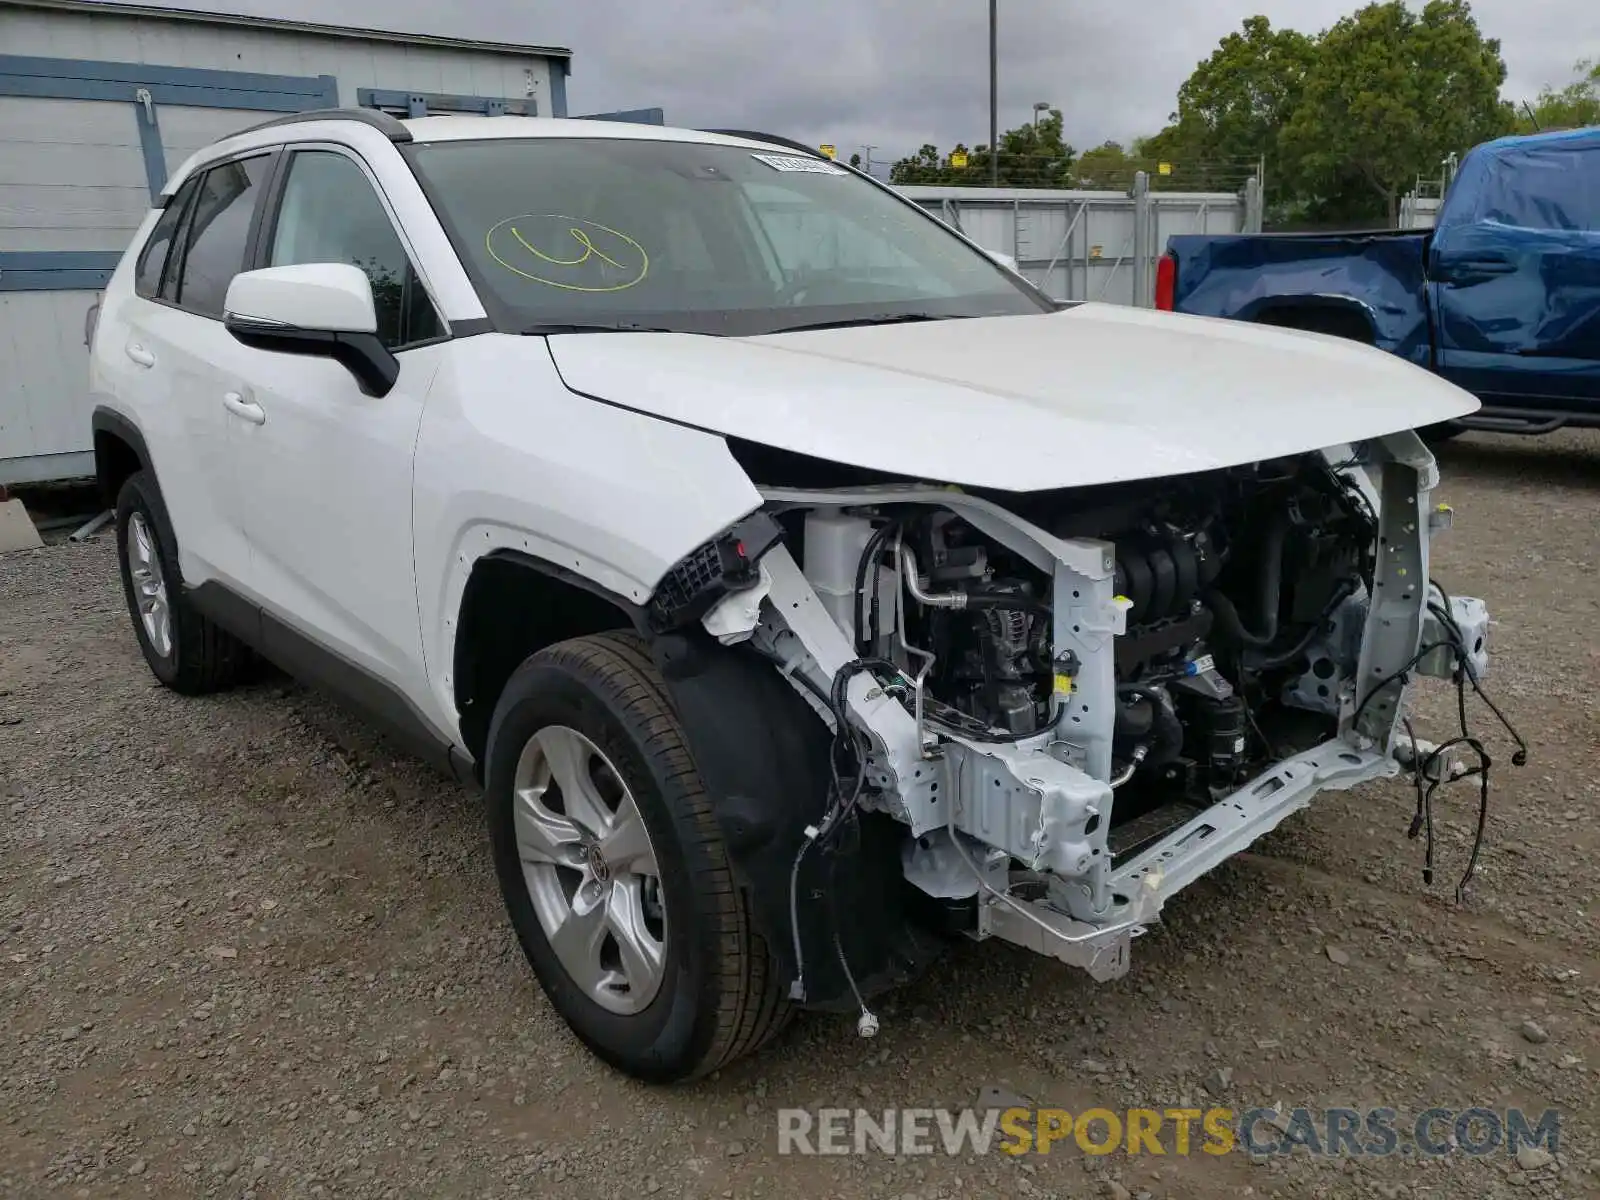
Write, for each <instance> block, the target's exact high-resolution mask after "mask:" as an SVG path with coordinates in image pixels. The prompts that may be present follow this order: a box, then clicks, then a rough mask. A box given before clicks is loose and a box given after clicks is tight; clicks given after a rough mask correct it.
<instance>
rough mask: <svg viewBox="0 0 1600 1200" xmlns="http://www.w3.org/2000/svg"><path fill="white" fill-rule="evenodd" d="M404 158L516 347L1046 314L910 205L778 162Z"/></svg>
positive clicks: (797, 157)
mask: <svg viewBox="0 0 1600 1200" xmlns="http://www.w3.org/2000/svg"><path fill="white" fill-rule="evenodd" d="M407 153H408V157H409V159H410V162H411V164H412V167H413V169H414V170H415V171H416V173H417V176H418V178H419V179H420V180H421V181H422V184H423V187H424V188H425V189H426V190H427V192H428V194H429V196H430V198H431V200H432V202H433V204H434V206H435V208H436V209H437V210H438V212H439V214H440V217H441V219H442V220H443V222H444V225H445V228H446V230H447V232H448V233H449V235H450V238H451V240H452V241H453V243H454V244H455V247H456V250H457V252H458V253H459V254H460V255H461V258H462V260H463V262H465V263H466V264H467V268H468V270H469V271H470V272H471V274H472V275H473V278H474V282H475V283H476V284H477V286H478V289H479V292H480V293H481V294H482V298H483V301H484V305H485V307H486V308H487V309H488V311H489V313H490V316H491V318H492V319H493V320H494V322H495V324H496V326H497V327H499V328H500V329H502V330H504V331H506V332H535V333H537V332H556V331H559V330H561V329H563V328H566V329H585V328H597V329H613V328H614V329H653V330H670V331H673V332H686V333H708V334H724V335H735V336H746V335H753V334H762V333H777V332H781V331H784V330H790V329H798V328H803V327H814V326H828V325H845V324H858V323H860V324H869V323H876V322H889V321H911V320H938V319H947V318H956V317H977V316H1002V315H1009V314H1021V313H1037V312H1041V311H1049V309H1050V308H1051V304H1050V302H1049V301H1048V300H1047V299H1045V298H1043V297H1042V296H1040V295H1039V294H1037V293H1035V292H1033V291H1032V290H1031V289H1029V288H1028V287H1026V286H1025V285H1024V284H1022V283H1021V282H1020V281H1019V280H1017V278H1016V277H1015V276H1014V275H1012V274H1011V273H1010V272H1009V271H1007V270H1005V269H1004V268H1003V267H1001V266H999V265H998V264H996V263H995V262H993V261H992V260H990V259H989V258H988V257H987V256H986V255H984V254H982V253H981V252H979V251H977V250H974V249H973V248H972V247H971V246H970V245H968V244H967V243H966V242H964V241H963V240H962V239H961V238H959V237H957V236H956V235H955V234H953V233H952V232H951V231H950V230H948V229H946V228H945V227H944V226H943V225H941V224H940V223H939V222H937V221H936V220H934V219H932V218H931V217H927V216H925V215H923V214H922V213H920V212H919V211H918V210H917V209H916V208H914V207H913V206H911V205H910V204H907V203H905V202H903V201H901V200H899V199H897V198H896V197H895V196H893V195H891V194H888V193H887V192H885V191H884V190H883V189H882V188H880V187H877V186H875V185H873V184H872V183H869V182H868V181H866V180H864V179H861V178H858V177H857V176H856V175H854V174H853V173H851V172H849V171H846V170H845V169H844V168H842V167H839V166H837V165H835V164H834V163H831V162H829V161H828V160H826V159H821V158H813V157H808V156H805V155H801V154H798V153H793V152H786V151H783V150H782V149H781V148H778V147H771V148H766V149H757V148H753V147H740V146H728V145H714V144H705V143H697V142H678V141H650V140H630V139H622V138H568V137H561V138H547V139H533V138H508V139H503V140H502V139H492V140H489V139H486V140H482V141H460V142H437V143H432V144H428V143H423V144H416V145H412V146H409V147H407Z"/></svg>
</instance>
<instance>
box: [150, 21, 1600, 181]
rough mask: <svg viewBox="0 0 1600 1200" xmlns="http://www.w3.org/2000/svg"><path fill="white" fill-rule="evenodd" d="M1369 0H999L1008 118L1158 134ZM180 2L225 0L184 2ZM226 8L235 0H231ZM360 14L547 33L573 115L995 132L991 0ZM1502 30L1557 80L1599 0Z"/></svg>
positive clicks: (811, 138)
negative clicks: (1217, 65) (1192, 87)
mask: <svg viewBox="0 0 1600 1200" xmlns="http://www.w3.org/2000/svg"><path fill="white" fill-rule="evenodd" d="M1359 3H1360V0H1000V123H1001V128H1002V129H1004V128H1006V127H1007V126H1008V125H1010V126H1014V125H1017V124H1020V123H1021V122H1023V121H1025V120H1027V119H1028V118H1029V116H1030V112H1031V108H1032V105H1033V103H1034V101H1036V100H1048V101H1051V102H1053V103H1054V104H1055V105H1056V106H1057V107H1059V108H1061V109H1062V111H1063V113H1064V114H1065V117H1066V133H1067V138H1068V140H1069V141H1070V142H1072V143H1073V144H1074V145H1076V146H1078V147H1079V148H1080V149H1081V148H1084V147H1087V146H1092V145H1097V144H1099V143H1100V142H1102V141H1104V140H1106V139H1107V138H1116V139H1118V140H1125V139H1127V138H1129V137H1131V136H1134V135H1137V134H1140V133H1153V132H1155V131H1156V130H1158V129H1159V128H1160V127H1161V126H1162V125H1163V124H1164V123H1165V121H1166V117H1167V114H1168V113H1170V112H1171V111H1172V109H1173V107H1174V97H1175V95H1176V91H1177V88H1178V85H1179V84H1180V83H1182V82H1183V80H1184V79H1185V78H1186V77H1187V75H1188V74H1189V72H1190V71H1191V70H1193V68H1194V65H1195V64H1196V63H1197V62H1199V61H1200V60H1201V59H1203V58H1205V57H1206V56H1207V55H1209V54H1210V53H1211V51H1212V49H1213V48H1214V47H1215V46H1216V43H1217V41H1218V39H1219V38H1221V37H1222V36H1223V35H1224V34H1227V33H1229V32H1230V31H1232V30H1235V29H1237V28H1238V27H1239V25H1240V23H1241V22H1242V21H1243V20H1244V18H1245V17H1247V16H1250V15H1252V14H1255V13H1264V14H1265V15H1266V16H1267V17H1268V18H1270V19H1271V21H1272V23H1273V25H1274V26H1281V25H1288V26H1290V27H1293V28H1297V29H1301V30H1303V31H1306V32H1314V31H1316V30H1319V29H1322V28H1324V27H1326V26H1327V25H1329V24H1331V23H1332V22H1333V21H1335V20H1337V19H1338V18H1339V17H1340V16H1341V15H1343V14H1345V13H1347V12H1351V11H1354V10H1355V9H1356V8H1357V7H1359ZM181 6H182V7H191V8H210V7H223V6H222V5H213V4H210V3H206V2H205V0H184V2H183V3H182V4H181ZM227 7H228V8H230V9H232V8H233V7H234V6H233V5H228V6H227ZM241 7H242V8H243V10H244V11H247V12H253V13H258V14H260V15H263V16H285V17H297V18H301V19H304V20H310V21H317V20H321V21H327V20H329V19H330V17H329V13H330V11H331V9H330V6H329V5H328V4H327V3H326V0H244V3H243V4H242V6H241ZM338 7H339V11H340V14H341V19H342V20H344V21H347V22H348V23H349V24H351V25H365V26H371V27H378V28H385V29H397V30H404V31H410V32H423V33H446V34H455V35H458V36H464V37H478V38H485V39H494V40H504V41H515V42H532V43H540V44H556V45H564V46H568V47H570V48H571V49H572V50H573V52H574V56H573V74H572V79H571V81H570V83H569V85H568V99H569V101H570V107H571V111H572V112H573V114H574V115H576V114H579V113H582V112H594V111H603V110H610V109H618V108H635V107H646V106H657V105H659V106H660V107H662V108H664V109H666V115H667V121H668V123H670V124H674V125H687V126H701V127H704V126H723V127H729V126H735V127H739V128H753V129H763V130H766V131H768V132H773V133H783V134H787V135H789V136H792V137H797V138H800V139H801V140H804V141H808V142H811V143H818V142H832V143H835V144H837V145H838V147H839V152H840V153H841V154H848V153H850V152H852V151H853V150H856V149H858V148H859V147H860V146H861V145H863V144H864V143H875V144H876V145H877V146H878V147H879V149H878V150H876V151H875V152H874V155H873V157H874V159H876V160H879V161H882V160H884V159H886V158H893V157H898V156H900V155H903V154H906V153H910V152H911V151H914V150H915V149H916V148H917V147H918V146H920V145H921V144H922V143H923V142H935V143H937V144H938V145H940V146H941V147H942V148H947V147H948V146H949V145H950V144H952V143H954V142H956V141H965V142H967V143H968V144H972V143H975V142H979V141H987V140H988V5H987V4H986V3H984V0H744V3H742V4H730V3H728V2H727V0H666V2H660V0H657V2H651V0H564V2H563V3H551V2H549V0H449V2H448V3H440V2H439V0H382V2H381V3H380V2H379V0H344V3H343V5H342V6H338ZM1473 7H1474V11H1475V12H1476V13H1477V16H1478V21H1479V24H1480V26H1481V27H1482V28H1483V29H1484V31H1485V33H1486V34H1487V35H1488V36H1490V37H1498V38H1499V39H1500V40H1501V43H1502V48H1503V52H1504V55H1505V59H1506V65H1507V67H1508V69H1509V71H1510V78H1509V79H1508V81H1507V85H1506V94H1507V95H1508V96H1509V97H1511V98H1513V99H1521V98H1522V97H1524V96H1527V97H1532V96H1534V95H1536V94H1537V92H1538V90H1539V88H1540V87H1541V86H1542V85H1543V84H1546V83H1553V84H1557V85H1561V84H1565V83H1566V82H1568V80H1569V79H1570V78H1571V68H1572V65H1573V63H1574V61H1575V60H1577V59H1579V58H1584V57H1600V5H1597V4H1596V3H1595V0H1477V3H1476V4H1474V6H1473Z"/></svg>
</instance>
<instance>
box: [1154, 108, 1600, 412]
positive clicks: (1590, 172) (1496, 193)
mask: <svg viewBox="0 0 1600 1200" xmlns="http://www.w3.org/2000/svg"><path fill="white" fill-rule="evenodd" d="M1156 306H1157V307H1158V308H1165V309H1171V310H1175V311H1178V312H1186V313H1194V314H1197V315H1199V316H1208V317H1228V318H1232V319H1235V320H1241V321H1257V322H1261V323H1263V324H1269V325H1280V326H1287V327H1289V328H1294V329H1307V330H1312V331H1315V332H1319V333H1329V334H1335V335H1338V336H1342V337H1348V338H1355V339H1358V340H1361V341H1365V342H1370V343H1372V344H1373V345H1375V346H1377V347H1379V348H1380V349H1383V350H1387V351H1389V352H1390V353H1392V354H1398V355H1400V356H1401V357H1402V358H1406V359H1409V360H1410V361H1411V362H1414V363H1416V364H1418V365H1419V366H1423V367H1426V368H1428V369H1429V370H1431V371H1435V372H1437V373H1438V374H1440V375H1442V376H1444V377H1445V378H1446V379H1449V380H1450V381H1451V382H1453V383H1455V384H1457V385H1459V386H1461V387H1463V388H1465V389H1466V390H1467V391H1469V392H1472V393H1473V394H1474V395H1476V396H1477V397H1478V398H1479V400H1480V401H1482V404H1483V407H1482V408H1481V409H1480V410H1479V411H1478V412H1477V413H1474V414H1473V415H1472V416H1471V417H1468V418H1466V419H1465V420H1463V421H1461V422H1459V423H1455V424H1452V425H1451V426H1450V427H1448V428H1442V429H1435V430H1429V431H1428V432H1429V433H1430V434H1433V435H1434V436H1448V435H1449V434H1452V433H1457V432H1460V431H1461V430H1462V429H1490V430H1496V431H1499V432H1506V433H1549V432H1550V431H1551V430H1554V429H1559V428H1561V427H1562V426H1564V425H1588V426H1600V128H1593V129H1580V130H1572V131H1566V132H1561V133H1544V134H1534V135H1531V136H1525V137H1507V138H1500V139H1499V140H1497V141H1492V142H1486V143H1484V144H1483V145H1481V146H1478V147H1476V148H1475V149H1473V150H1472V151H1471V152H1470V153H1469V154H1468V155H1467V156H1466V158H1465V159H1464V160H1463V161H1462V163H1461V169H1460V171H1459V172H1458V173H1457V175H1456V178H1455V180H1454V182H1453V183H1452V184H1451V185H1450V189H1449V191H1448V192H1447V193H1446V195H1445V198H1444V202H1443V204H1442V205H1441V207H1440V209H1439V214H1438V218H1437V221H1436V223H1435V226H1434V228H1433V229H1431V230H1397V231H1394V232H1384V233H1359V234H1335V235H1330V234H1239V235H1230V236H1221V237H1219V236H1207V235H1199V234H1193V235H1180V236H1176V237H1174V238H1172V239H1171V241H1170V242H1169V243H1168V247H1167V253H1166V256H1165V257H1164V258H1163V259H1162V260H1161V262H1160V264H1159V267H1158V270H1157V278H1156Z"/></svg>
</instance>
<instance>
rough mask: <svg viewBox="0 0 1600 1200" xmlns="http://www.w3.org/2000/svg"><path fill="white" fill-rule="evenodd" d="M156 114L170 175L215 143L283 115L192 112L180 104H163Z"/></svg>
mask: <svg viewBox="0 0 1600 1200" xmlns="http://www.w3.org/2000/svg"><path fill="white" fill-rule="evenodd" d="M156 113H157V118H158V119H159V121H160V123H161V147H162V149H163V150H164V151H165V153H166V158H167V170H168V171H176V170H177V169H178V168H179V167H181V166H182V165H183V162H184V160H185V159H186V158H188V157H189V155H191V154H193V153H194V152H195V151H196V150H200V149H202V148H204V147H206V146H209V145H211V143H212V142H215V141H220V140H221V139H222V138H225V137H227V136H228V135H229V134H232V133H238V132H239V130H241V129H248V128H249V127H250V126H252V125H259V124H261V122H263V121H268V120H271V119H272V118H273V117H278V116H282V115H283V114H282V113H269V112H252V111H250V110H248V109H242V108H189V107H188V106H186V105H176V104H163V105H161V106H160V107H159V108H158V109H157V110H156Z"/></svg>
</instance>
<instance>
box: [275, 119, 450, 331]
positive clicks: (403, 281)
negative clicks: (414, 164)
mask: <svg viewBox="0 0 1600 1200" xmlns="http://www.w3.org/2000/svg"><path fill="white" fill-rule="evenodd" d="M302 263H349V264H350V265H352V266H356V267H360V268H361V270H362V271H364V272H366V276H367V278H368V279H369V280H370V281H371V283H372V300H373V307H374V308H375V310H376V312H377V318H378V337H379V340H381V341H382V342H383V344H384V345H385V346H388V347H389V348H390V349H391V350H392V349H397V348H401V347H404V346H408V345H412V344H414V343H416V342H421V341H426V340H428V339H429V338H435V337H438V336H439V335H440V334H442V333H443V332H444V328H443V325H442V323H441V322H440V320H439V316H438V314H437V313H436V312H435V311H434V308H433V304H432V302H431V301H430V300H429V299H428V294H427V292H426V290H425V289H424V288H423V287H422V282H421V280H420V278H419V277H418V276H417V272H416V270H415V268H413V267H412V265H411V260H410V259H409V258H408V257H407V255H406V251H405V247H404V246H403V245H402V244H401V242H400V235H399V234H398V233H396V232H395V228H394V224H393V222H391V221H390V220H389V213H388V211H387V210H386V209H385V208H384V207H383V205H382V203H380V202H379V200H378V195H377V193H376V192H374V191H373V189H372V183H371V182H370V181H369V180H368V178H367V175H366V172H364V171H363V170H362V169H361V168H360V167H359V166H357V165H356V163H355V162H354V161H353V160H352V159H350V158H347V157H346V156H345V155H343V154H336V153H334V152H332V151H328V150H302V151H300V152H298V153H296V154H295V156H294V157H293V158H291V159H290V160H289V177H288V179H287V180H286V181H285V182H284V186H283V199H282V201H281V203H280V204H279V206H278V218H277V223H276V225H275V227H274V228H273V231H272V246H271V250H270V252H269V254H268V258H267V264H268V265H269V266H274V267H285V266H296V265H299V264H302Z"/></svg>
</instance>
